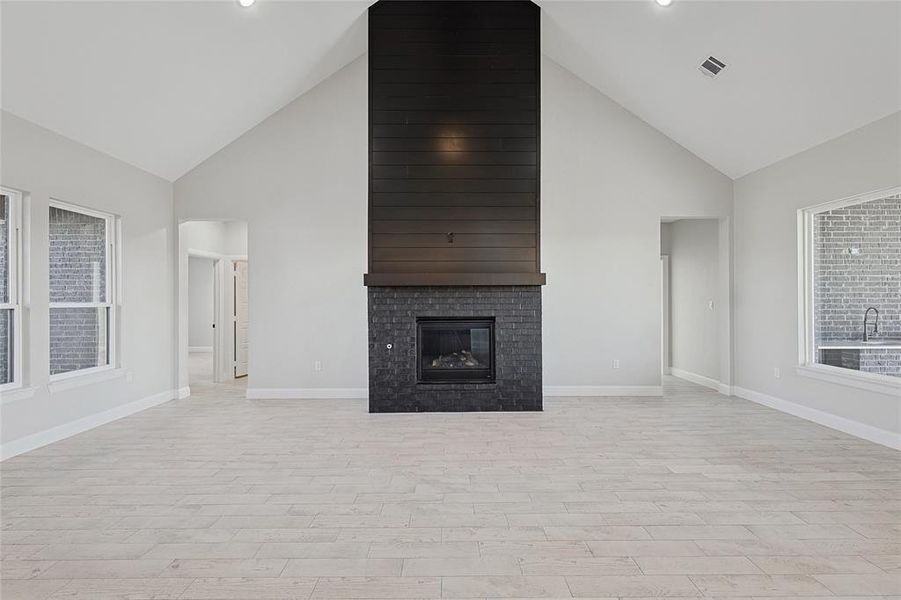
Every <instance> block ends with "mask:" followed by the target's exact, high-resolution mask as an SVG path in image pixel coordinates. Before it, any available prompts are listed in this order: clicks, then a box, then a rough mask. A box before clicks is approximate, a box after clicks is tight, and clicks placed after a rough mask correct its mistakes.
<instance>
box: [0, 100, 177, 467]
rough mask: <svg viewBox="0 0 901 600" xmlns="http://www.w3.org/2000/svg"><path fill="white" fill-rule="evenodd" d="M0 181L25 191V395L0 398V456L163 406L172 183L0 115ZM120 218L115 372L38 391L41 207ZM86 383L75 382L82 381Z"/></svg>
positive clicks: (169, 390)
mask: <svg viewBox="0 0 901 600" xmlns="http://www.w3.org/2000/svg"><path fill="white" fill-rule="evenodd" d="M2 118H3V136H2V142H0V143H2V146H0V153H2V161H0V162H2V166H0V182H2V183H3V185H5V186H9V187H12V188H15V189H19V190H22V191H23V192H25V193H26V194H27V202H28V203H29V205H30V206H29V209H30V211H28V213H29V214H30V235H29V239H28V246H27V250H26V253H27V258H28V268H27V274H28V280H29V285H30V289H29V290H26V293H27V295H26V298H25V312H24V314H23V317H24V319H25V322H26V323H27V324H28V327H27V329H26V330H25V331H24V334H25V341H26V348H25V362H24V366H25V370H26V386H27V387H29V388H33V395H32V396H31V397H23V396H24V395H23V394H21V393H19V394H9V395H6V394H5V395H4V398H3V401H2V402H3V403H2V407H0V411H2V419H0V420H2V428H0V437H2V442H3V451H2V452H3V455H4V456H8V455H10V454H15V453H18V452H23V451H26V450H28V449H31V448H33V447H37V446H39V445H43V444H45V443H49V442H50V441H55V440H56V439H60V438H62V437H66V436H68V435H71V434H72V433H76V432H78V431H80V430H83V429H87V428H90V427H92V426H95V425H97V424H99V423H101V422H104V421H107V420H110V419H111V418H113V417H115V416H123V415H124V414H127V413H128V412H133V411H134V410H138V409H140V408H144V407H146V406H149V405H152V404H154V403H158V402H162V401H165V400H167V399H170V398H171V397H172V395H173V393H174V390H173V388H174V385H175V378H174V372H175V358H174V355H173V353H172V348H173V344H174V340H175V338H174V327H175V326H174V319H173V314H174V301H173V298H174V294H173V285H172V282H173V280H172V270H173V265H174V251H175V235H174V233H175V228H174V222H173V219H172V210H173V209H172V185H171V184H170V183H168V182H166V181H164V180H162V179H160V178H158V177H155V176H153V175H150V174H148V173H146V172H144V171H141V170H139V169H136V168H134V167H132V166H130V165H127V164H125V163H123V162H120V161H118V160H115V159H113V158H111V157H109V156H106V155H104V154H101V153H99V152H96V151H94V150H91V149H89V148H87V147H86V146H83V145H81V144H78V143H76V142H73V141H71V140H69V139H66V138H63V137H61V136H59V135H56V134H54V133H52V132H50V131H48V130H46V129H42V128H40V127H38V126H36V125H34V124H32V123H30V122H28V121H24V120H22V119H19V118H18V117H15V116H13V115H11V114H9V113H6V112H3V113H2ZM51 198H53V199H57V200H63V201H66V202H71V203H73V204H78V205H82V206H85V207H88V208H94V209H97V210H101V211H107V212H110V213H114V214H117V215H119V216H121V217H122V234H123V238H124V239H123V240H122V247H123V253H124V256H123V263H124V273H123V275H124V281H123V312H122V317H123V318H122V321H121V323H120V327H121V331H122V338H121V340H122V345H121V362H122V370H121V371H118V372H116V373H114V375H116V376H115V377H113V378H111V379H107V380H104V381H95V382H93V383H90V384H87V385H83V386H80V387H74V388H69V389H59V386H54V388H55V390H54V391H52V392H51V391H50V389H48V382H49V376H48V373H49V350H48V344H49V322H48V283H47V282H48V266H47V260H48V249H47V230H48V208H47V207H48V202H49V200H50V199H51ZM89 379H90V378H86V379H83V380H81V381H80V383H84V382H86V381H88V380H89Z"/></svg>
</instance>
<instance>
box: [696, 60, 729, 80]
mask: <svg viewBox="0 0 901 600" xmlns="http://www.w3.org/2000/svg"><path fill="white" fill-rule="evenodd" d="M725 68H726V63H724V62H723V61H721V60H720V59H718V58H716V57H715V56H708V57H707V58H705V59H704V62H702V63H701V66H700V67H698V69H699V70H700V71H701V73H703V74H704V75H707V76H708V77H716V76H717V75H718V74H719V72H720V71H722V70H723V69H725Z"/></svg>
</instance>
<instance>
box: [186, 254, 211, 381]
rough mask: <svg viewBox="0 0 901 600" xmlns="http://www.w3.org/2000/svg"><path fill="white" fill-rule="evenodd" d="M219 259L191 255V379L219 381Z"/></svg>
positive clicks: (189, 322) (189, 327)
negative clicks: (215, 350) (216, 347)
mask: <svg viewBox="0 0 901 600" xmlns="http://www.w3.org/2000/svg"><path fill="white" fill-rule="evenodd" d="M217 263H218V260H217V259H213V258H209V257H204V256H191V255H189V256H188V381H189V383H190V384H191V385H196V384H204V383H205V384H209V383H213V382H214V381H215V370H214V361H213V346H214V340H215V333H216V293H215V290H216V284H217V281H216V271H217V267H218V264H217Z"/></svg>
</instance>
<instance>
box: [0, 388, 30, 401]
mask: <svg viewBox="0 0 901 600" xmlns="http://www.w3.org/2000/svg"><path fill="white" fill-rule="evenodd" d="M36 391H37V390H36V389H35V388H33V387H15V388H10V389H2V388H0V397H2V398H3V399H2V400H0V405H6V404H12V403H13V402H18V401H19V400H27V399H28V398H31V397H32V396H34V393H35V392H36Z"/></svg>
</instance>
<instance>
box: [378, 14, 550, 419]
mask: <svg viewBox="0 0 901 600" xmlns="http://www.w3.org/2000/svg"><path fill="white" fill-rule="evenodd" d="M540 23H541V13H540V10H539V8H538V6H537V5H536V4H534V3H533V2H530V1H527V0H508V1H505V2H496V1H493V0H469V1H467V2H444V1H441V2H438V1H425V0H421V1H409V0H379V1H378V2H376V3H374V4H373V5H372V6H371V7H370V8H369V207H368V221H369V239H368V264H367V272H366V273H365V274H364V276H363V283H364V285H366V286H367V288H368V297H369V314H368V320H369V410H370V411H371V412H374V413H386V412H430V411H431V412H444V411H448V412H463V411H532V410H541V408H542V380H541V286H543V285H544V284H545V283H546V278H545V274H544V273H542V272H541V256H540V252H539V249H540V245H541V244H540V238H541V231H540V229H541V228H540V225H541V218H540V212H541V211H540V210H539V204H540V198H539V195H540V194H539V191H540V189H541V185H540V169H539V156H540V139H539V138H540V136H539V131H540V129H541V114H540V113H541V110H540V102H539V100H540V97H541V89H540V81H541V73H540V69H539V66H540V61H541V48H540V39H541V31H540Z"/></svg>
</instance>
